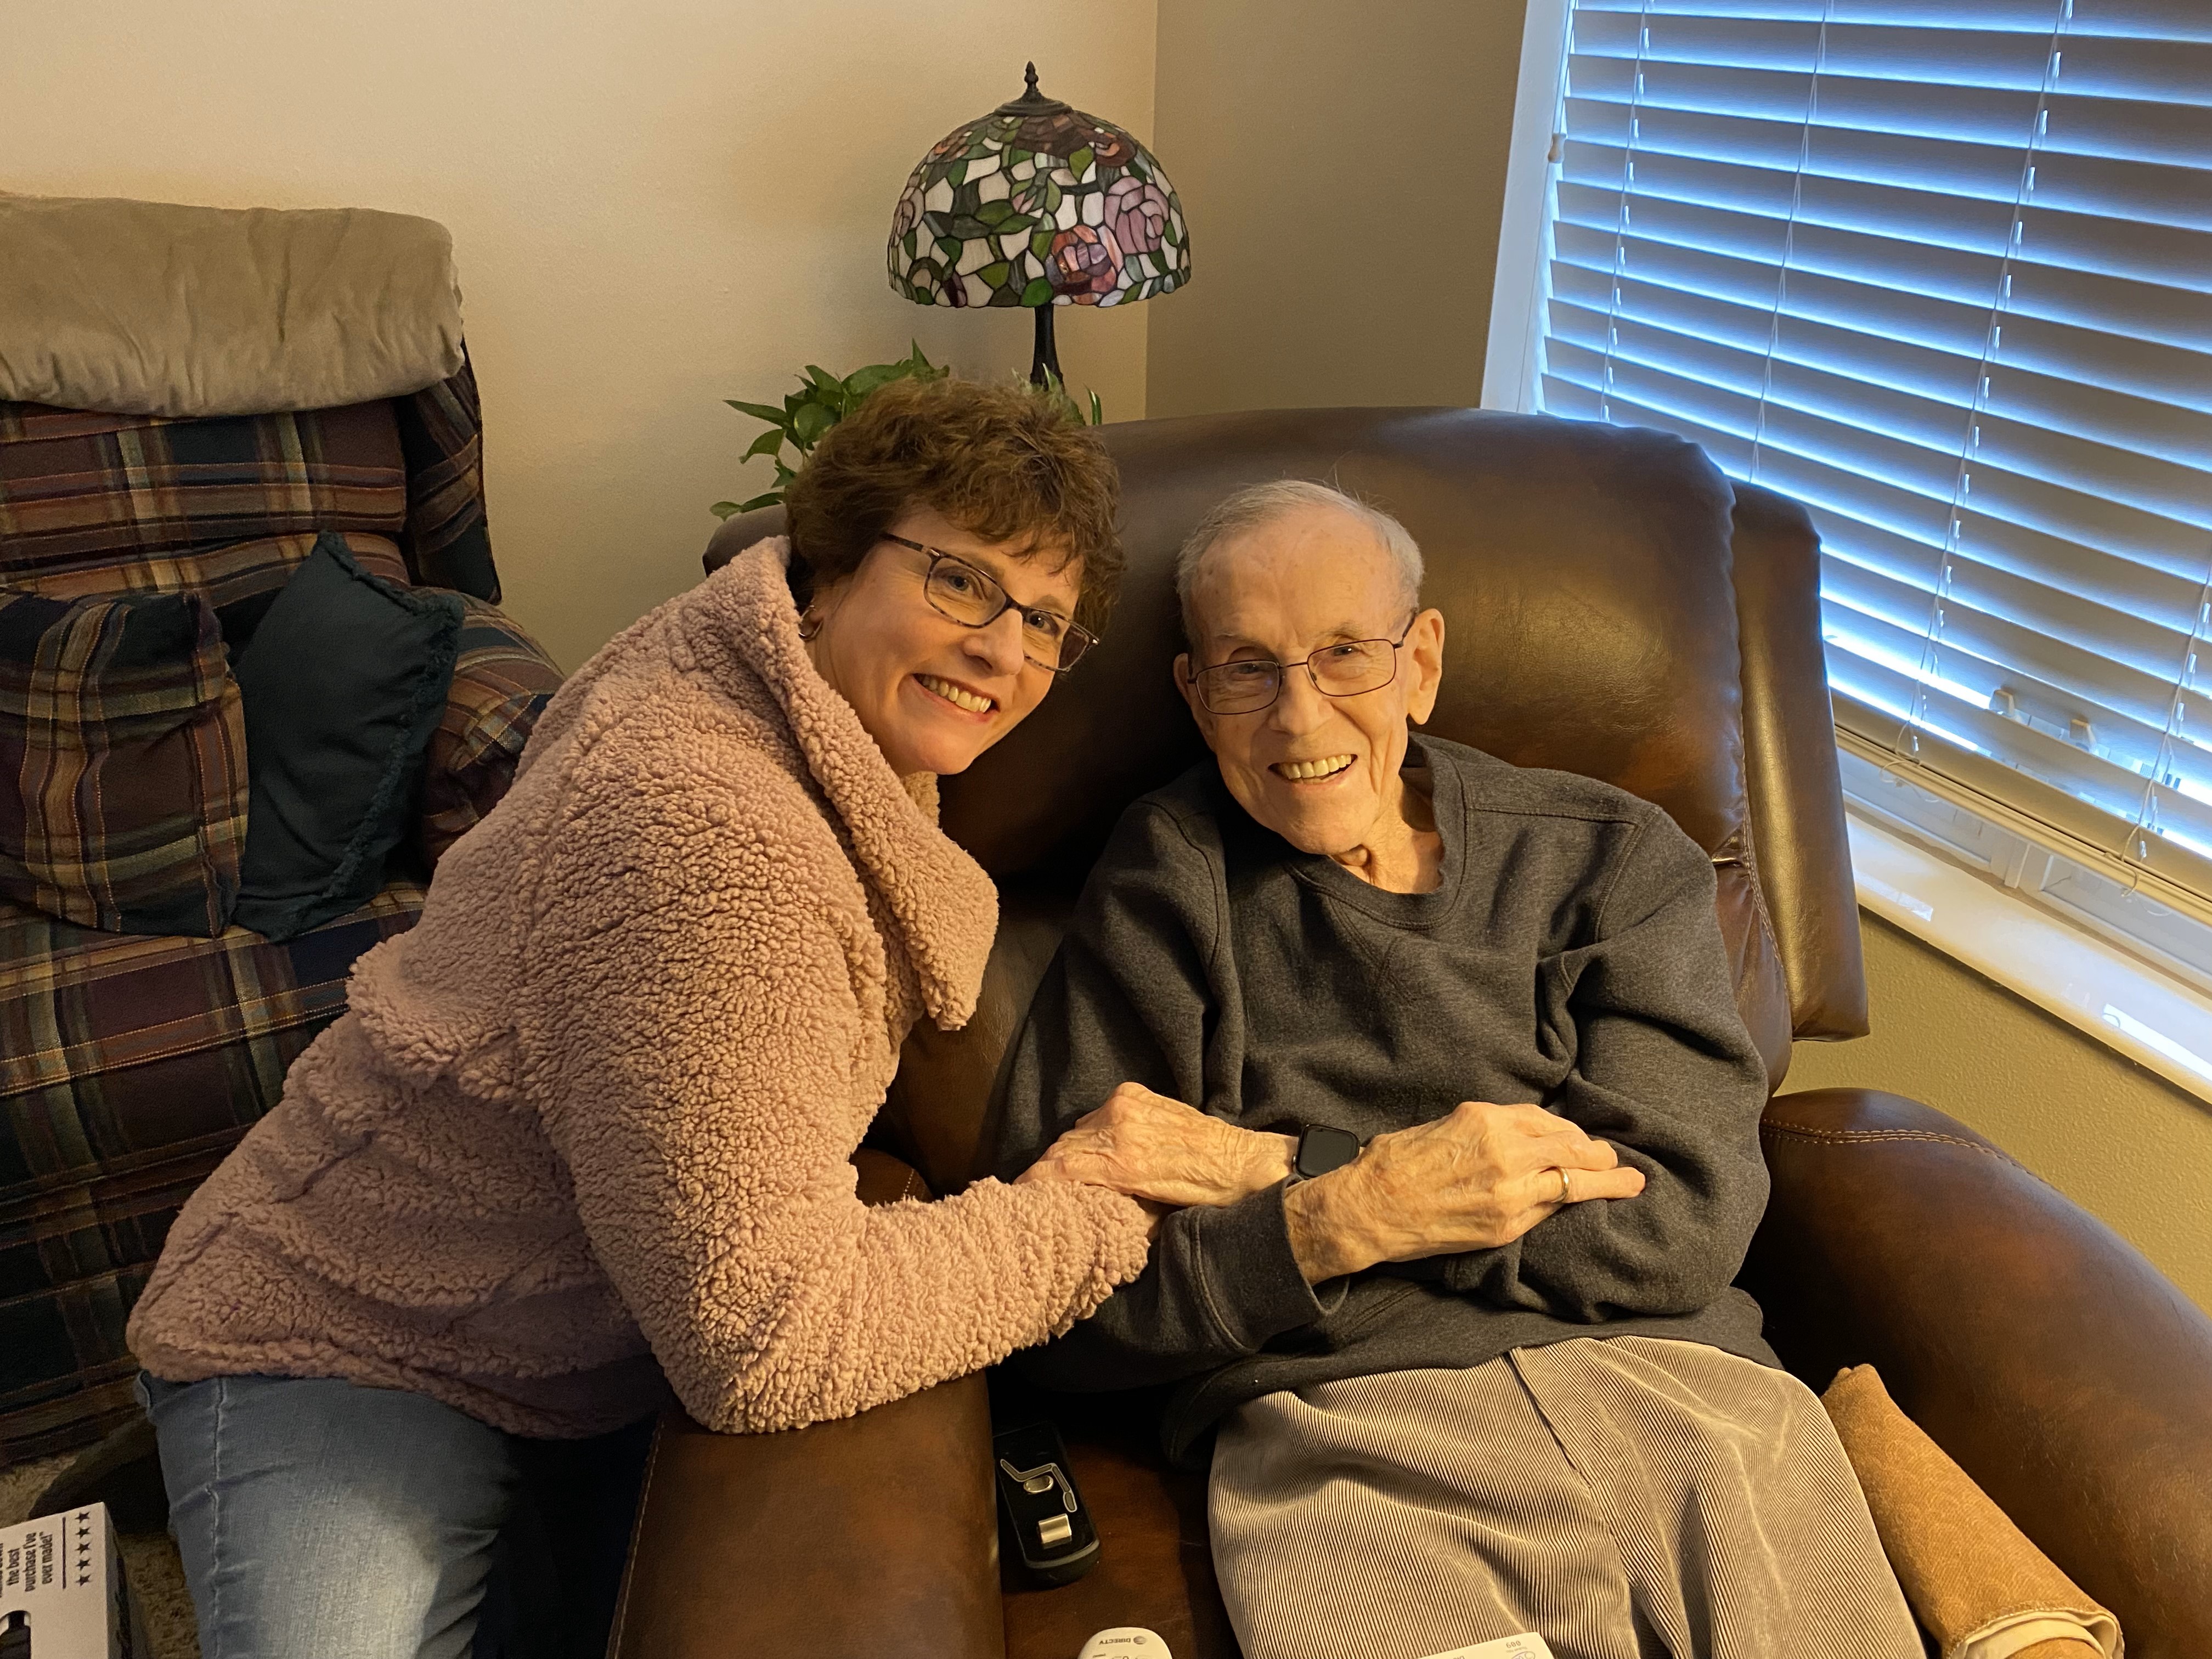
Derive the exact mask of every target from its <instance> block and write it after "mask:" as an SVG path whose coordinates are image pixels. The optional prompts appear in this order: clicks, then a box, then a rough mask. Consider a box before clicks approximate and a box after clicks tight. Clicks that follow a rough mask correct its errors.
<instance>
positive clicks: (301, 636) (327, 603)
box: [231, 535, 461, 939]
mask: <svg viewBox="0 0 2212 1659" xmlns="http://www.w3.org/2000/svg"><path fill="white" fill-rule="evenodd" d="M460 631H461V601H460V598H459V595H458V594H453V593H447V592H437V591H434V590H430V589H426V588H418V587H405V586H401V585H400V584H398V583H397V582H393V581H389V580H386V579H385V578H384V577H382V576H377V575H372V574H370V573H369V572H368V571H366V570H364V569H362V568H361V566H360V565H359V564H357V563H356V562H355V560H354V557H353V555H352V554H351V553H349V552H348V551H347V550H346V544H345V542H344V540H343V538H340V537H337V536H334V535H325V536H323V537H321V538H319V540H318V541H317V542H316V544H315V550H314V551H313V553H312V554H310V555H309V556H307V560H306V562H304V563H302V564H301V566H300V568H299V569H298V570H296V571H295V572H294V573H293V575H292V580H290V581H289V582H288V583H287V584H286V585H285V587H284V591H283V592H282V593H280V594H278V595H277V597H276V603H275V604H274V605H270V607H269V614H268V615H267V616H265V617H263V618H262V619H261V623H260V625H259V626H258V628H256V629H254V632H253V639H252V643H250V644H249V645H248V646H247V647H246V649H245V650H244V651H243V652H242V653H240V655H239V657H238V659H237V660H236V661H235V662H234V664H233V665H232V667H231V671H232V673H233V674H234V676H235V677H236V678H237V680H238V685H239V690H240V692H241V693H242V694H243V695H244V697H245V702H246V766H247V769H248V770H249V772H250V773H251V775H252V804H251V805H250V806H249V807H248V809H247V813H246V859H245V866H244V868H243V870H242V872H240V891H239V897H238V907H237V908H236V909H235V910H234V911H233V912H232V913H231V920H232V921H234V922H236V923H237V924H238V925H239V926H240V927H251V928H252V929H253V930H254V931H255V932H256V933H264V934H266V935H267V936H268V937H269V938H270V939H290V938H291V937H292V936H293V935H294V934H295V933H306V932H307V930H308V929H309V928H311V927H320V926H321V925H322V924H323V923H325V922H326V921H332V920H334V919H336V918H337V917H339V916H342V915H345V914H346V912H347V911H349V910H353V909H356V908H359V907H360V906H362V905H363V904H366V903H367V902H368V901H369V900H370V899H371V898H373V897H374V896H375V894H376V891H377V890H378V889H379V888H380V887H381V886H382V885H383V884H384V861H385V860H386V857H388V856H389V855H390V854H391V852H392V848H394V847H396V846H398V844H399V842H400V840H401V839H402V837H404V836H405V835H406V833H407V829H408V825H409V823H410V818H411V816H412V809H413V805H414V793H415V786H416V780H417V776H418V775H419V774H420V772H421V770H422V751H423V750H424V749H425V748H426V747H427V746H428V744H429V741H430V734H431V733H432V732H434V731H435V730H436V729H437V725H438V717H439V715H440V714H441V712H442V711H443V710H444V708H445V706H446V693H447V688H448V687H449V686H450V685H451V684H452V683H453V655H454V651H455V648H456V646H457V643H458V641H459V637H460Z"/></svg>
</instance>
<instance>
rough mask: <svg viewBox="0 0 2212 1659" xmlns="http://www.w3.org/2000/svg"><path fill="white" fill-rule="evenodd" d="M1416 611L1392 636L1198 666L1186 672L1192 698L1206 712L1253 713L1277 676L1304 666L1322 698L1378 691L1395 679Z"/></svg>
mask: <svg viewBox="0 0 2212 1659" xmlns="http://www.w3.org/2000/svg"><path fill="white" fill-rule="evenodd" d="M1419 614H1420V613H1419V611H1416V612H1415V613H1414V614H1413V617H1407V619H1406V626H1405V629H1404V630H1403V631H1402V632H1401V633H1400V634H1399V635H1398V637H1397V638H1396V639H1395V640H1391V639H1375V640H1340V641H1338V642H1337V643H1336V644H1334V645H1324V646H1323V647H1322V648H1321V649H1320V650H1318V651H1316V652H1314V653H1311V654H1310V655H1309V656H1307V657H1305V658H1304V659H1301V660H1299V661H1297V662H1291V663H1283V662H1269V661H1267V660H1266V659H1263V658H1257V657H1255V658H1249V659H1238V660H1236V661H1231V662H1222V663H1216V664H1214V665H1213V666H1212V667H1211V668H1201V669H1200V670H1198V671H1197V672H1195V673H1194V674H1193V675H1192V676H1191V677H1190V682H1191V684H1192V685H1194V687H1196V688H1197V690H1198V700H1199V701H1200V702H1202V703H1204V704H1205V705H1206V710H1207V712H1208V713H1210V714H1258V713H1259V712H1260V711H1261V709H1262V708H1269V707H1271V706H1272V705H1273V702H1274V701H1275V699H1276V698H1278V697H1279V696H1282V695H1283V676H1284V674H1285V672H1286V671H1289V670H1291V669H1293V668H1304V670H1305V671H1306V673H1307V674H1308V676H1310V678H1311V679H1312V680H1313V683H1314V690H1316V691H1318V692H1320V693H1321V694H1322V696H1324V697H1356V696H1359V695H1360V693H1362V692H1363V691H1380V690H1382V689H1383V687H1384V686H1386V685H1388V684H1390V682H1391V681H1392V680H1394V679H1395V678H1397V675H1398V647H1401V646H1402V645H1403V644H1405V642H1406V636H1407V635H1408V634H1411V633H1412V632H1413V623H1414V620H1415V618H1417V617H1419Z"/></svg>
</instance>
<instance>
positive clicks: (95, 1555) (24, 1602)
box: [0, 1504, 146, 1659]
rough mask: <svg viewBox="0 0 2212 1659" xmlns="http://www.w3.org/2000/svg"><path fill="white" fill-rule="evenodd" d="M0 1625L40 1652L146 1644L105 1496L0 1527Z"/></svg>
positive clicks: (139, 1650) (84, 1656)
mask: <svg viewBox="0 0 2212 1659" xmlns="http://www.w3.org/2000/svg"><path fill="white" fill-rule="evenodd" d="M0 1630H5V1631H6V1632H8V1633H9V1635H11V1636H12V1635H15V1634H16V1633H18V1632H21V1635H22V1636H24V1637H27V1638H28V1639H29V1641H30V1643H31V1651H32V1652H33V1653H35V1654H36V1655H37V1656H38V1659H132V1656H134V1655H140V1654H143V1653H144V1652H145V1651H146V1642H145V1634H144V1628H143V1626H141V1625H140V1624H139V1622H138V1619H137V1608H136V1607H134V1606H133V1605H132V1602H131V1595H130V1590H129V1587H128V1586H127V1585H126V1583H125V1580H124V1577H123V1558H122V1557H121V1555H120V1554H119V1553H118V1552H117V1550H116V1547H115V1528H114V1526H113V1523H112V1522H111V1521H110V1520H109V1518H108V1514H107V1508H106V1505H105V1504H91V1505H89V1506H88V1507H87V1508H84V1509H81V1510H66V1511H64V1512H63V1513H61V1514H58V1515H46V1516H40V1517H39V1518H38V1519H37V1520H35V1521H22V1522H16V1523H15V1525H13V1526H9V1527H0Z"/></svg>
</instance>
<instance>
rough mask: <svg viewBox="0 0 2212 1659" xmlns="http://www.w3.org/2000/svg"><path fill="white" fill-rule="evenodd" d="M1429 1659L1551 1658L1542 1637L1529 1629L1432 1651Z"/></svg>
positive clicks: (1550, 1651) (1550, 1653)
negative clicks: (1484, 1640)
mask: <svg viewBox="0 0 2212 1659" xmlns="http://www.w3.org/2000/svg"><path fill="white" fill-rule="evenodd" d="M1429 1659H1552V1650H1551V1649H1549V1648H1547V1647H1546V1646H1545V1645H1544V1638H1542V1637H1541V1636H1539V1635H1537V1634H1536V1632H1534V1631H1533V1630H1531V1631H1523V1632H1521V1634H1520V1635H1518V1636H1501V1637H1498V1638H1496V1639H1495V1640H1494V1641H1489V1642H1477V1643H1476V1644H1474V1646H1473V1647H1471V1648H1454V1649H1453V1650H1451V1651H1450V1652H1449V1653H1432V1654H1431V1655H1430V1656H1429Z"/></svg>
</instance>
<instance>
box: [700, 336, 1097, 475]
mask: <svg viewBox="0 0 2212 1659" xmlns="http://www.w3.org/2000/svg"><path fill="white" fill-rule="evenodd" d="M946 374H951V369H949V368H945V366H943V365H942V364H938V363H933V362H930V361H929V359H928V358H927V357H926V356H923V355H922V350H921V343H919V342H916V343H915V344H914V347H913V349H911V350H910V351H909V352H908V354H907V355H906V356H903V357H901V358H900V359H898V360H897V361H896V362H889V363H870V364H869V365H868V366H867V367H866V368H856V369H854V371H853V372H852V373H851V374H848V375H846V376H845V377H844V378H843V379H842V380H840V379H839V378H838V377H837V376H836V375H835V374H831V373H829V370H828V369H826V368H821V367H820V366H818V365H817V364H814V363H809V364H808V365H807V366H806V375H805V379H804V380H801V381H800V382H799V390H798V391H796V392H787V393H785V394H784V399H783V406H782V407H781V408H780V409H779V408H778V407H776V405H775V404H749V403H746V402H744V400H743V399H741V398H725V399H723V401H724V402H725V403H726V404H729V406H730V407H731V408H732V409H734V410H737V411H738V413H739V414H740V415H750V416H752V417H753V418H754V419H755V420H757V421H765V422H767V423H768V430H767V431H765V432H763V433H762V434H761V435H759V436H758V437H757V438H755V439H754V440H753V442H752V447H751V448H750V449H748V450H746V451H745V453H744V458H743V459H745V460H748V461H750V460H751V459H753V458H754V457H755V456H756V455H765V456H767V457H769V459H771V460H773V461H774V462H775V489H769V490H764V491H763V492H762V493H761V494H759V495H754V496H752V497H750V498H749V499H747V500H745V501H716V502H715V503H714V506H713V507H711V508H710V509H708V510H709V511H711V512H712V513H714V516H715V517H716V518H718V519H726V518H729V517H730V516H731V515H732V514H733V513H750V512H751V511H752V510H753V509H754V508H755V507H774V506H775V505H776V504H777V503H778V502H779V501H782V500H783V492H784V491H785V490H786V489H788V488H789V487H790V484H791V481H792V480H793V478H795V477H798V476H799V466H795V465H792V463H791V462H789V461H787V460H786V459H784V446H785V445H786V444H789V445H790V446H791V447H792V450H793V453H795V454H796V455H797V456H798V458H799V465H805V460H806V457H807V456H809V455H811V454H812V453H814V446H815V445H816V444H817V443H819V442H821V441H822V435H823V433H825V432H827V431H828V430H829V428H831V427H833V426H835V425H836V424H837V422H840V421H842V420H843V419H844V418H845V416H848V415H849V414H851V413H852V412H853V410H855V409H857V408H859V407H860V400H861V399H862V398H865V397H866V396H867V395H868V394H869V393H870V392H873V391H874V390H875V389H876V388H877V387H878V386H888V385H890V383H891V382H892V381H893V380H941V379H942V378H943V377H944V376H945V375H946ZM1025 384H1033V383H1025ZM1034 390H1035V391H1036V394H1037V396H1039V397H1040V398H1049V399H1051V400H1052V401H1053V402H1054V403H1056V404H1060V405H1061V406H1062V407H1063V408H1064V409H1065V410H1066V413H1067V415H1068V417H1069V418H1070V419H1072V420H1076V421H1081V420H1083V419H1085V410H1083V409H1082V408H1081V407H1080V406H1079V405H1078V404H1077V403H1076V401H1075V400H1074V398H1071V397H1069V396H1068V394H1067V389H1066V387H1065V386H1062V385H1061V384H1060V377H1059V376H1058V375H1056V374H1047V376H1046V378H1045V380H1044V382H1043V383H1042V385H1034ZM1088 417H1089V422H1090V424H1091V425H1093V426H1097V425H1099V424H1100V423H1101V422H1103V421H1104V420H1105V418H1106V416H1105V411H1104V410H1103V408H1101V407H1100V405H1099V402H1098V394H1097V392H1092V393H1091V404H1090V409H1089V411H1088Z"/></svg>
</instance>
